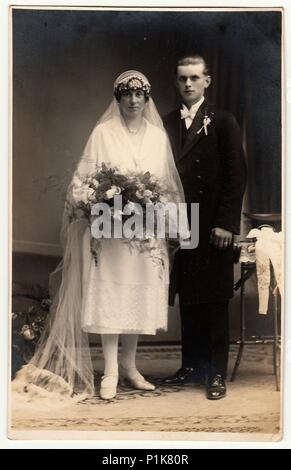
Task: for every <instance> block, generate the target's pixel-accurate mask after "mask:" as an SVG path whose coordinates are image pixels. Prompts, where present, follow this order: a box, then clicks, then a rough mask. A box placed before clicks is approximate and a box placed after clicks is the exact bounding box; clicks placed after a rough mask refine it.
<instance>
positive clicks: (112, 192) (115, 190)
mask: <svg viewBox="0 0 291 470" xmlns="http://www.w3.org/2000/svg"><path fill="white" fill-rule="evenodd" d="M120 193H121V188H119V186H115V185H113V186H111V188H110V189H108V190H107V191H106V193H105V194H106V197H107V199H112V198H113V197H114V196H115V195H117V194H120Z"/></svg>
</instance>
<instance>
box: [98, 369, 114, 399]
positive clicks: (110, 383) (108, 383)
mask: <svg viewBox="0 0 291 470" xmlns="http://www.w3.org/2000/svg"><path fill="white" fill-rule="evenodd" d="M117 384H118V375H103V377H102V380H101V385H100V397H101V398H102V399H103V400H112V398H114V397H115V396H116V392H117Z"/></svg>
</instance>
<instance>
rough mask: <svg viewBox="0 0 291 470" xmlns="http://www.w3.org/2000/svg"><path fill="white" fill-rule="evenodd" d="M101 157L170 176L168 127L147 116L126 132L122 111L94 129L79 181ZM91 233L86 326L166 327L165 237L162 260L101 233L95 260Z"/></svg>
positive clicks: (143, 330)
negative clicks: (139, 126) (138, 128)
mask: <svg viewBox="0 0 291 470" xmlns="http://www.w3.org/2000/svg"><path fill="white" fill-rule="evenodd" d="M101 163H105V164H106V165H107V166H112V167H118V169H120V170H121V172H123V173H125V174H127V173H128V172H132V171H135V172H136V171H138V172H139V171H141V172H147V171H149V172H150V173H152V174H153V175H155V176H156V177H157V178H159V179H161V180H163V181H164V180H165V178H166V179H167V178H168V155H167V140H166V136H165V133H164V132H163V131H162V130H161V129H159V128H157V127H155V126H153V125H151V124H150V123H149V122H148V121H147V120H145V119H144V120H143V126H142V130H141V131H140V132H139V133H138V134H136V135H131V134H130V133H129V132H128V130H127V128H126V126H125V125H124V124H123V123H122V121H121V119H120V118H119V117H115V118H113V119H111V120H109V121H106V122H105V123H103V124H101V125H99V126H97V127H96V128H95V129H94V131H93V133H92V135H91V138H90V140H89V142H88V144H87V146H86V149H85V152H84V158H83V159H82V161H81V162H80V164H79V167H78V169H77V172H76V174H75V176H74V181H75V183H77V185H78V181H76V179H78V178H79V175H80V176H81V177H83V176H84V175H90V173H92V172H94V170H95V168H96V165H98V166H99V165H101ZM79 195H80V192H79V190H78V196H79ZM73 197H74V191H73ZM90 238H91V234H90V230H89V228H88V229H86V232H85V234H84V239H83V260H84V261H83V262H84V268H83V295H82V328H83V331H85V332H89V333H126V334H128V333H129V334H130V333H132V334H155V333H156V331H157V330H158V329H166V328H167V316H168V284H169V263H168V254H167V247H166V243H165V241H164V240H159V241H155V246H156V250H157V252H158V253H159V256H161V257H162V259H163V266H162V265H161V263H159V262H158V261H157V262H155V260H153V258H152V256H150V254H149V252H148V251H145V252H141V251H140V250H139V249H138V247H136V246H134V247H132V246H129V245H128V244H127V243H125V242H124V241H122V240H121V239H102V240H101V250H100V253H99V254H98V265H97V266H96V265H95V262H94V258H93V256H92V255H91V252H90Z"/></svg>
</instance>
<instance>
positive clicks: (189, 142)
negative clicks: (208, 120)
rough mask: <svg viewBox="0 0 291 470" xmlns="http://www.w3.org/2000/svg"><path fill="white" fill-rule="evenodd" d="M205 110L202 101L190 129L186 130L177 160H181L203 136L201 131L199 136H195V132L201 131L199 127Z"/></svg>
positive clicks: (204, 104) (201, 124)
mask: <svg viewBox="0 0 291 470" xmlns="http://www.w3.org/2000/svg"><path fill="white" fill-rule="evenodd" d="M206 109H207V105H206V100H204V101H203V103H202V105H201V106H200V108H199V109H198V111H197V113H196V116H195V118H194V119H193V122H192V124H191V127H189V129H188V134H187V137H186V139H185V142H184V145H183V148H182V149H181V152H180V155H179V159H181V158H183V157H184V156H185V155H186V154H187V153H188V152H189V150H190V149H191V148H192V147H193V146H194V145H196V144H197V142H198V141H199V139H200V138H201V136H202V135H203V130H202V131H201V132H200V133H199V134H197V131H199V129H201V127H202V126H203V119H204V116H205V113H206Z"/></svg>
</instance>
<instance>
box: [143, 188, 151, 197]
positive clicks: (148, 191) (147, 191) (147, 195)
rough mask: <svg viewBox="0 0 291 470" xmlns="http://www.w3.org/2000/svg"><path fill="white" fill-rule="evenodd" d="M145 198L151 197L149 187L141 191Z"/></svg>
mask: <svg viewBox="0 0 291 470" xmlns="http://www.w3.org/2000/svg"><path fill="white" fill-rule="evenodd" d="M143 195H144V197H145V199H150V198H151V197H153V193H152V191H151V190H150V189H146V190H145V191H144V193H143Z"/></svg>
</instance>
